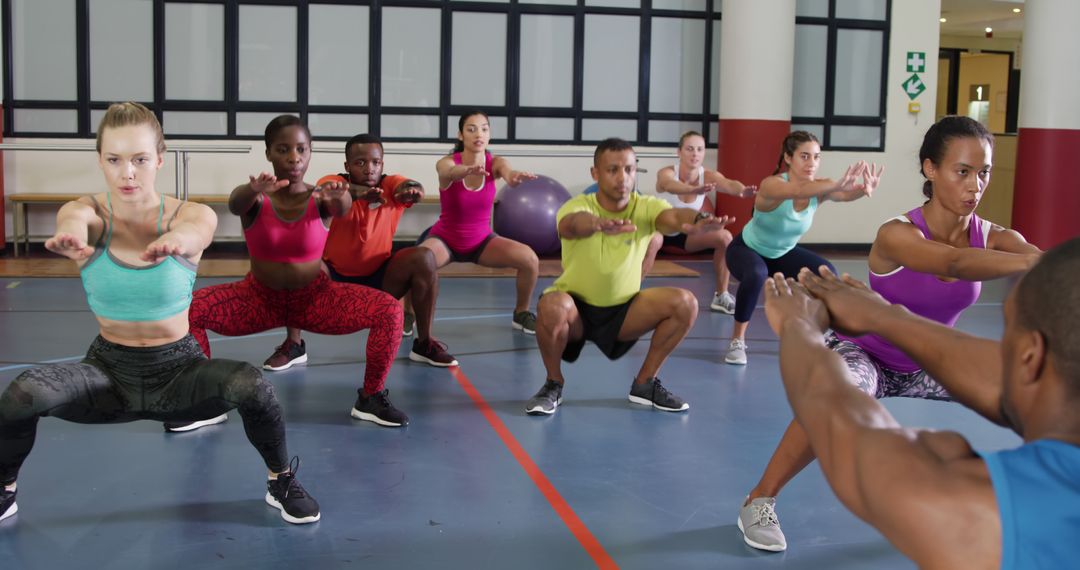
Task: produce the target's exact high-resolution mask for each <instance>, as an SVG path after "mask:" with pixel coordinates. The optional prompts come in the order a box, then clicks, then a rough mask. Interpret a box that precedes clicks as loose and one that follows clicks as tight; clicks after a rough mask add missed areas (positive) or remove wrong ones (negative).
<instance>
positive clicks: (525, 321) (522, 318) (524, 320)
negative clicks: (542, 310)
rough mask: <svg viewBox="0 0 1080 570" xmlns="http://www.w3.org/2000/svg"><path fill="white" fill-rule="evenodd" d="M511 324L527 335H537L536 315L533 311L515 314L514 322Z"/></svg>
mask: <svg viewBox="0 0 1080 570" xmlns="http://www.w3.org/2000/svg"><path fill="white" fill-rule="evenodd" d="M510 324H511V326H513V327H514V328H515V329H517V330H519V331H521V332H523V333H525V334H536V313H533V312H532V311H520V312H517V313H514V320H513V321H511V322H510Z"/></svg>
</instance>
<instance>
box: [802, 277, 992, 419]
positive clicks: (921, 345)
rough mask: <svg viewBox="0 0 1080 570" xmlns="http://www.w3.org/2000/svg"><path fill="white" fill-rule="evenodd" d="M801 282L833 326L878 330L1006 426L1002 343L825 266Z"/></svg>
mask: <svg viewBox="0 0 1080 570" xmlns="http://www.w3.org/2000/svg"><path fill="white" fill-rule="evenodd" d="M799 281H800V282H801V283H802V284H803V285H805V286H806V288H807V289H808V290H809V291H810V293H811V294H813V295H814V296H815V297H817V298H818V299H820V300H821V301H822V302H823V303H825V306H826V307H827V308H828V310H829V316H830V319H831V321H832V325H833V328H835V329H836V330H839V331H842V332H844V333H846V334H851V335H853V336H858V335H864V334H870V333H872V334H876V335H878V336H880V337H882V338H884V339H885V340H887V341H888V342H889V343H891V344H893V345H894V346H896V347H897V348H899V349H900V350H902V351H904V352H905V353H906V354H907V355H909V356H910V357H911V358H912V359H913V360H915V362H917V363H918V364H919V366H921V367H922V368H923V370H925V371H926V373H927V374H929V375H930V377H931V378H933V379H934V380H936V381H937V382H938V383H940V384H941V385H942V386H943V387H944V388H945V389H946V390H948V391H949V394H950V395H951V396H952V397H953V399H955V400H956V401H958V402H960V403H961V404H963V405H964V406H967V407H968V408H971V409H972V410H974V411H975V412H977V413H978V414H979V415H981V416H983V417H984V418H986V419H988V420H990V421H992V422H994V423H996V424H998V425H1001V426H1005V427H1011V426H1008V425H1007V423H1006V421H1005V418H1003V417H1002V415H1001V408H1000V402H1001V393H1002V369H1001V345H1000V343H998V342H996V341H992V340H988V339H985V338H979V337H976V336H972V335H969V334H967V333H963V332H960V331H958V330H956V329H954V328H951V327H947V326H945V325H942V324H941V323H937V322H934V321H931V320H929V319H926V318H923V317H920V316H918V315H915V314H912V313H911V311H908V310H907V309H906V308H904V307H903V306H900V305H891V304H889V303H888V302H886V301H885V300H884V299H882V298H881V296H880V295H878V294H877V293H874V292H873V291H871V290H870V289H869V288H868V287H866V285H864V284H862V283H860V282H858V281H856V280H854V279H852V278H851V277H850V276H846V275H845V276H844V279H843V280H841V279H840V278H838V277H837V276H836V275H833V274H832V272H830V271H829V269H828V268H827V267H822V268H820V276H819V275H815V274H814V273H813V272H812V271H810V270H808V269H804V270H803V271H802V272H801V273H799Z"/></svg>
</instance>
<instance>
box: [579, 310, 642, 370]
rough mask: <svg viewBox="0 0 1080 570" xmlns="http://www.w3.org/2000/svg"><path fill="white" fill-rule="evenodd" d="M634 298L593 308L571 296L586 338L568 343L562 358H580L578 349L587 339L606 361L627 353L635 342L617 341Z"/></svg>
mask: <svg viewBox="0 0 1080 570" xmlns="http://www.w3.org/2000/svg"><path fill="white" fill-rule="evenodd" d="M636 296H637V295H634V297H636ZM634 297H631V298H630V300H629V301H627V302H625V303H623V304H621V305H614V306H611V307H596V306H593V305H590V304H588V303H586V302H585V301H584V300H582V299H580V298H579V297H577V296H575V295H570V298H571V299H573V300H574V305H575V306H576V307H577V310H578V314H579V315H581V324H582V326H583V327H584V328H585V335H584V336H583V337H582V338H581V339H580V340H576V341H570V342H568V343H567V344H566V348H565V349H563V353H562V359H563V360H565V361H567V362H574V361H575V360H577V359H578V357H579V356H581V349H582V348H584V347H585V341H587V340H591V341H592V342H593V344H595V345H596V348H599V349H600V352H602V353H603V354H604V356H606V357H608V359H609V360H617V359H619V358H620V357H622V355H624V354H626V353H627V352H629V351H630V349H631V348H633V347H634V345H635V344H637V339H634V340H629V341H621V340H619V330H621V329H622V325H623V321H625V320H626V314H627V313H628V312H630V303H633V302H634Z"/></svg>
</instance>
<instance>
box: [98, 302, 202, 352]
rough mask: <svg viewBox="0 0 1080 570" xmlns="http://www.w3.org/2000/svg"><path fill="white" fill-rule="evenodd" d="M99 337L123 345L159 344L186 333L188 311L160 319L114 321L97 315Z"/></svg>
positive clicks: (166, 342) (174, 339) (183, 335)
mask: <svg viewBox="0 0 1080 570" xmlns="http://www.w3.org/2000/svg"><path fill="white" fill-rule="evenodd" d="M97 320H98V326H99V327H100V334H101V337H102V338H104V339H105V340H107V341H109V342H114V343H116V344H121V345H124V346H140V347H142V346H161V345H163V344H169V343H171V342H176V341H178V340H180V339H182V338H184V337H185V336H187V334H188V312H187V309H184V311H183V312H180V313H177V314H175V315H173V316H171V317H169V318H167V319H162V320H160V321H114V320H111V319H105V318H102V317H98V318H97Z"/></svg>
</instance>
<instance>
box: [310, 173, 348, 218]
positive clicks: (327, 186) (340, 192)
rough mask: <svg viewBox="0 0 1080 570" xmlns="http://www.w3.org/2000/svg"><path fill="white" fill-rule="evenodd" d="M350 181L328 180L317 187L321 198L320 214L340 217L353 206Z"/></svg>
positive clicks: (325, 216)
mask: <svg viewBox="0 0 1080 570" xmlns="http://www.w3.org/2000/svg"><path fill="white" fill-rule="evenodd" d="M349 186H350V185H349V183H348V182H340V181H337V180H328V181H326V182H324V183H322V184H320V185H319V186H317V187H316V188H315V192H316V193H317V195H318V199H319V214H320V215H321V216H322V217H323V218H327V217H333V218H340V217H341V216H344V215H345V214H346V213H347V212H348V211H349V208H351V207H352V194H351V193H350V189H349Z"/></svg>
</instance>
